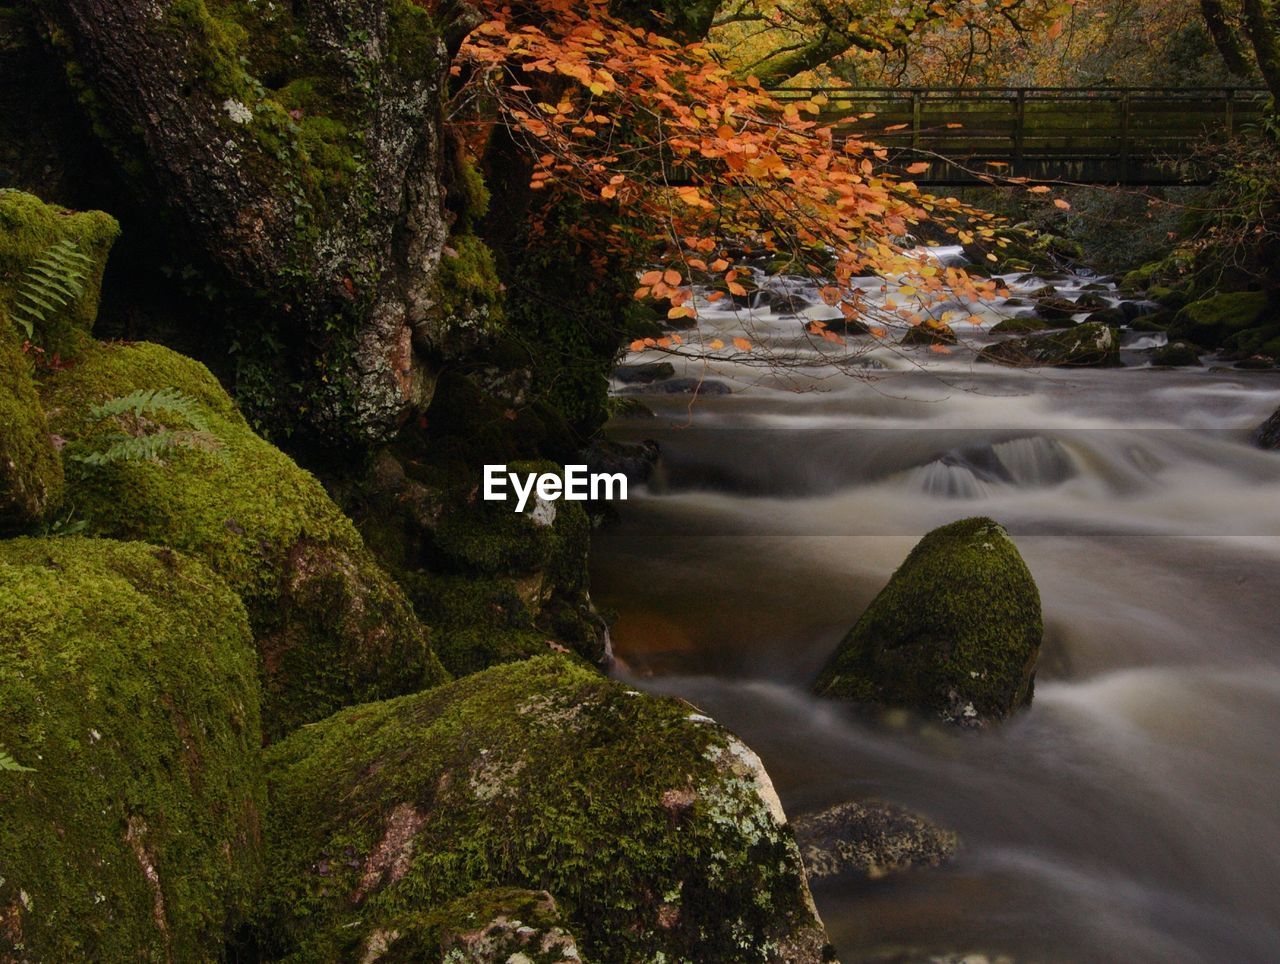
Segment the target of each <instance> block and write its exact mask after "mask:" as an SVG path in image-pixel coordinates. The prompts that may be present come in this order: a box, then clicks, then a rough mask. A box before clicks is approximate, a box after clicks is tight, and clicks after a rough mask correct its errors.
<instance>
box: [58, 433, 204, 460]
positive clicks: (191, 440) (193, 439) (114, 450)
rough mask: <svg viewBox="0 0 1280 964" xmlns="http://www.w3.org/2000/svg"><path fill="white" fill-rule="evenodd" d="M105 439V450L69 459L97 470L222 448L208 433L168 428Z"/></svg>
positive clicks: (118, 434) (111, 436) (116, 435)
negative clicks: (176, 451) (179, 452)
mask: <svg viewBox="0 0 1280 964" xmlns="http://www.w3.org/2000/svg"><path fill="white" fill-rule="evenodd" d="M107 440H108V444H107V447H106V448H105V449H102V450H101V451H98V452H89V453H86V454H84V455H71V456H69V458H70V459H71V460H72V461H74V462H80V463H81V464H83V465H92V466H94V467H97V468H101V467H102V466H104V465H114V464H115V463H117V462H159V461H161V456H163V455H164V454H165V453H166V452H169V451H172V450H173V449H195V450H198V451H201V452H217V451H219V450H221V448H222V443H221V442H219V441H218V440H217V439H216V438H215V437H214V436H213V435H210V434H209V433H208V432H188V431H183V430H176V429H168V428H166V429H161V430H160V431H159V432H154V433H152V434H150V435H125V434H123V433H117V434H114V435H110V436H107Z"/></svg>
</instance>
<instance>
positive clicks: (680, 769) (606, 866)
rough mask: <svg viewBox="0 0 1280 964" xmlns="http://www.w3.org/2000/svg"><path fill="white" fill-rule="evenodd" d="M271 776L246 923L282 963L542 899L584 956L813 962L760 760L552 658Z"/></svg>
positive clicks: (284, 753) (378, 714) (404, 711)
mask: <svg viewBox="0 0 1280 964" xmlns="http://www.w3.org/2000/svg"><path fill="white" fill-rule="evenodd" d="M268 778H269V792H270V798H271V799H270V805H269V813H268V819H267V827H268V830H267V838H268V840H269V841H270V844H269V850H268V856H267V860H268V883H267V887H266V892H265V897H264V900H263V901H262V903H261V916H262V920H261V922H260V923H261V926H262V933H264V934H269V935H271V936H272V937H273V939H274V940H276V941H277V942H278V943H279V945H280V947H279V951H280V953H281V954H282V955H285V956H287V955H289V954H292V955H294V957H293V959H295V960H300V961H301V960H326V961H331V960H356V961H358V960H362V959H368V957H367V955H368V952H369V949H370V947H371V945H373V944H375V943H378V942H381V941H382V940H383V939H384V938H383V936H382V935H385V934H386V933H388V932H392V931H395V932H401V931H403V929H404V928H405V927H406V926H409V925H411V924H412V923H413V921H415V920H417V919H418V918H419V915H422V914H424V913H430V912H433V911H434V910H435V909H436V908H439V907H442V906H445V905H447V904H449V903H450V902H453V901H458V900H467V899H469V898H468V895H471V894H475V893H476V892H478V891H484V890H486V889H492V888H494V887H520V888H527V889H530V890H534V891H542V890H545V891H547V892H548V893H550V894H551V895H553V896H554V898H555V900H556V901H557V902H558V904H559V906H560V908H561V909H562V911H563V913H564V918H565V922H564V929H565V930H567V932H568V933H571V934H572V935H573V936H574V937H575V938H576V939H577V941H578V942H579V946H580V947H581V948H582V953H583V955H584V956H585V957H587V958H589V959H593V960H602V961H639V960H661V959H666V960H671V961H674V960H703V961H735V962H742V964H746V962H751V961H762V962H763V961H770V960H789V961H793V962H797V964H800V962H810V961H812V962H817V961H820V960H822V959H823V957H822V955H823V953H824V948H825V945H826V940H825V936H824V934H823V930H822V926H821V923H820V922H819V921H818V918H817V915H816V911H815V910H814V908H813V904H812V900H811V898H810V896H809V890H808V885H807V884H806V881H805V875H804V869H803V866H802V864H801V861H800V853H799V849H798V848H797V847H796V844H795V840H794V837H793V836H792V833H791V831H790V829H789V828H788V827H787V826H786V817H785V815H784V814H783V812H782V808H781V805H780V804H779V803H778V799H777V796H776V794H775V793H774V792H773V788H772V784H771V783H770V782H769V780H768V777H767V775H766V774H765V773H764V769H763V767H762V766H761V765H760V761H759V758H758V757H757V756H756V755H755V754H754V753H753V752H752V751H751V750H749V749H748V748H747V747H746V746H745V745H744V744H743V743H742V742H741V741H739V740H738V739H737V738H736V737H734V736H732V735H731V734H729V733H728V732H726V731H725V730H723V729H722V728H720V727H719V726H717V725H716V724H715V723H713V722H712V721H711V720H709V719H707V718H706V717H705V716H702V715H701V714H699V713H697V712H696V711H694V710H693V708H692V707H691V706H689V704H687V703H683V702H680V701H678V700H672V699H658V698H655V697H652V696H647V695H644V694H642V693H639V692H637V691H635V690H632V689H629V688H628V687H626V686H623V685H621V684H619V683H616V682H614V681H612V680H609V679H606V678H605V677H603V676H601V675H600V674H599V673H596V672H594V671H592V670H589V669H587V668H585V667H583V666H582V665H581V664H580V663H578V662H575V661H573V660H571V659H569V658H567V657H562V656H542V657H538V658H535V659H530V660H527V661H525V662H522V663H512V664H505V665H501V666H495V667H493V668H491V669H487V670H484V671H483V672H480V673H476V674H475V675H473V676H468V677H466V678H464V679H460V680H458V681H456V682H454V683H451V684H447V685H445V686H443V687H440V688H437V689H435V690H432V691H430V692H426V693H419V694H416V695H413V696H407V697H402V698H400V699H393V700H387V701H384V702H381V703H372V704H368V705H366V706H358V707H352V708H351V709H349V710H345V711H342V712H340V713H338V714H336V715H334V716H332V717H330V718H329V719H327V720H324V721H322V722H320V723H317V724H315V725H313V726H307V727H303V728H301V729H299V730H296V731H295V732H294V733H293V734H292V735H290V736H289V737H288V738H287V739H285V740H283V741H281V742H280V743H278V744H276V745H275V746H274V747H273V748H271V749H270V750H269V756H268ZM486 913H488V912H487V911H486ZM479 916H484V915H483V914H481V915H479ZM374 959H375V960H376V958H374ZM411 959H414V960H417V959H420V958H411ZM426 959H434V958H426Z"/></svg>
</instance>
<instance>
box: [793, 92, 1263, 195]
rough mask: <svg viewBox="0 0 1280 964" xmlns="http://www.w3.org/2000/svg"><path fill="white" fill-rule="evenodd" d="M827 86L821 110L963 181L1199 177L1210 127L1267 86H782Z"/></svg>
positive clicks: (1252, 120)
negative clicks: (1196, 159) (1196, 155)
mask: <svg viewBox="0 0 1280 964" xmlns="http://www.w3.org/2000/svg"><path fill="white" fill-rule="evenodd" d="M784 94H785V96H787V97H791V96H794V97H796V98H798V99H809V98H811V97H813V96H815V95H817V94H824V95H825V96H826V97H827V104H826V105H825V107H824V108H823V113H822V119H823V120H824V121H826V122H832V121H835V120H838V119H841V118H854V119H853V120H852V121H851V122H850V123H847V124H842V125H840V126H839V127H838V130H839V132H840V133H841V134H842V135H843V136H845V137H865V138H866V139H867V140H871V141H875V142H876V143H878V144H880V145H882V146H884V147H887V148H889V150H890V157H891V160H892V161H893V162H894V163H895V164H901V165H902V166H904V167H905V166H907V165H909V164H915V163H919V162H920V161H928V162H929V169H928V171H926V172H924V173H921V174H917V175H914V176H913V177H912V180H914V181H915V182H916V183H918V184H921V185H935V186H939V187H959V186H963V185H971V184H981V183H983V178H982V175H984V174H988V175H995V176H998V177H1010V176H1012V177H1023V178H1029V179H1031V180H1034V181H1067V182H1071V183H1076V184H1128V185H1172V184H1196V183H1203V182H1204V177H1205V174H1204V172H1203V171H1202V170H1201V171H1198V170H1197V169H1196V165H1194V164H1188V163H1186V162H1187V161H1188V160H1189V159H1190V158H1191V156H1192V154H1193V152H1194V150H1195V148H1196V147H1197V145H1200V144H1202V143H1203V142H1205V141H1206V140H1207V139H1211V138H1225V137H1227V136H1228V135H1229V134H1238V133H1240V132H1241V131H1242V130H1245V129H1246V128H1247V127H1248V126H1250V125H1256V124H1258V123H1259V122H1260V121H1261V120H1262V117H1263V115H1264V112H1265V110H1266V108H1267V105H1268V104H1269V100H1270V99H1269V95H1268V94H1267V92H1266V91H1265V90H1263V89H1257V88H1240V87H1219V88H1204V89H1187V88H1152V87H1129V88H1101V89H1099V88H1084V87H1017V88H1002V87H1001V88H996V87H976V88H975V87H967V88H960V87H928V88H917V87H906V88H870V89H868V88H862V89H849V90H830V89H827V90H817V89H812V88H809V89H789V90H787V91H785V92H784Z"/></svg>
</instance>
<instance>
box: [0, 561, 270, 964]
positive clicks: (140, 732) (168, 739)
mask: <svg viewBox="0 0 1280 964" xmlns="http://www.w3.org/2000/svg"><path fill="white" fill-rule="evenodd" d="M0 641H3V643H2V645H3V650H2V651H0V745H3V747H4V748H5V750H7V751H8V752H9V753H11V754H12V755H13V756H14V758H15V759H16V760H17V761H18V762H19V763H20V764H22V765H24V766H27V767H29V768H30V770H29V771H27V772H20V773H3V774H0V868H3V871H0V958H3V959H5V960H15V961H16V960H23V961H72V960H76V961H90V960H92V961H126V960H130V961H133V960H152V961H164V960H169V961H197V960H214V959H217V958H218V957H219V956H220V954H221V948H222V943H223V940H224V939H225V937H226V935H227V933H228V931H229V929H231V928H233V927H235V926H236V925H237V924H238V923H239V922H240V921H242V920H243V919H244V918H245V916H246V915H247V911H248V910H249V908H250V905H251V903H252V901H253V895H254V893H255V888H256V886H257V884H258V882H259V873H260V869H261V847H260V841H259V823H260V814H261V811H262V805H263V779H262V759H261V742H262V736H261V731H260V728H259V724H258V680H257V674H256V668H255V656H254V649H253V639H252V637H251V635H250V631H249V625H248V621H247V619H246V616H245V612H244V608H243V606H241V604H240V601H239V600H238V599H237V598H236V596H235V595H234V594H233V593H232V592H231V590H230V589H228V588H227V586H226V584H225V583H224V582H223V581H222V580H221V579H219V578H218V577H217V576H216V575H215V574H214V573H213V572H212V571H211V570H209V569H208V568H206V567H205V566H203V565H201V564H200V563H198V562H196V561H195V560H193V559H189V558H187V557H185V556H182V555H180V554H178V553H175V552H172V551H171V550H168V549H160V548H155V547H153V546H148V545H143V544H141V543H119V542H114V541H110V540H97V539H77V538H64V539H16V540H11V541H6V542H0Z"/></svg>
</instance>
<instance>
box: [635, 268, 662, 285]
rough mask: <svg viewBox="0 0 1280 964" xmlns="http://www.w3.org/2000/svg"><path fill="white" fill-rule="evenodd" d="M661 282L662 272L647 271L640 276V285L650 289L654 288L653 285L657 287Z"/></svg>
mask: <svg viewBox="0 0 1280 964" xmlns="http://www.w3.org/2000/svg"><path fill="white" fill-rule="evenodd" d="M661 280H662V272H661V271H646V272H645V273H644V274H642V275H641V276H640V283H641V284H642V285H649V286H650V287H652V286H653V285H656V284H657V283H658V282H659V281H661Z"/></svg>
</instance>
